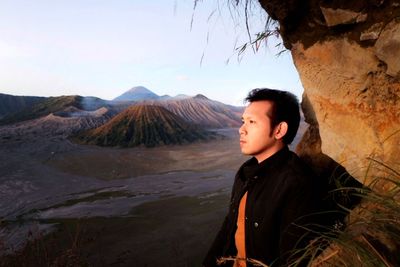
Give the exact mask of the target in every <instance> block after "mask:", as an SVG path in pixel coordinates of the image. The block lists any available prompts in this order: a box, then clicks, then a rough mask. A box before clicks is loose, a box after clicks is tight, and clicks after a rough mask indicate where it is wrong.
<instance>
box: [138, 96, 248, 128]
mask: <svg viewBox="0 0 400 267" xmlns="http://www.w3.org/2000/svg"><path fill="white" fill-rule="evenodd" d="M145 103H148V104H152V105H160V106H162V107H164V108H166V109H167V110H169V111H171V112H172V113H174V114H176V115H178V116H179V117H182V118H183V119H184V120H186V121H187V122H190V123H195V124H198V125H201V126H202V127H206V128H227V127H239V126H240V124H241V120H240V117H241V114H242V112H243V109H242V108H241V107H234V106H229V105H226V104H223V103H220V102H218V101H214V100H211V99H208V98H207V97H205V96H203V95H197V96H194V97H185V98H177V99H174V98H173V99H167V100H164V101H146V102H145Z"/></svg>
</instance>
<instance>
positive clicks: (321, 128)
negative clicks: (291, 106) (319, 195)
mask: <svg viewBox="0 0 400 267" xmlns="http://www.w3.org/2000/svg"><path fill="white" fill-rule="evenodd" d="M259 2H260V4H261V6H262V7H263V8H264V9H265V10H266V11H267V13H268V14H269V16H270V17H271V18H272V19H273V20H275V21H278V22H279V33H280V34H281V37H282V39H283V41H284V45H285V47H286V48H287V49H289V50H290V51H291V53H292V57H293V61H294V63H295V65H296V68H297V70H298V72H299V74H300V79H301V81H302V84H303V87H304V95H303V103H302V108H303V111H304V114H305V119H306V122H308V123H309V124H310V126H309V129H308V130H307V131H306V133H305V134H304V136H303V139H302V141H301V143H300V144H299V145H298V147H297V152H298V153H299V154H300V155H301V156H302V157H303V158H305V159H306V160H308V161H309V162H310V163H311V164H312V165H313V167H314V170H315V171H316V172H317V173H318V174H319V175H321V176H329V175H331V174H332V173H333V172H334V171H336V170H338V169H341V171H342V172H343V173H345V174H346V175H347V173H346V172H345V171H344V168H345V170H347V172H348V173H350V175H351V176H353V177H354V178H356V179H357V180H358V181H359V182H361V183H363V184H365V185H368V186H370V187H371V188H372V189H373V192H372V193H370V194H369V195H368V197H366V199H367V200H368V199H369V200H370V201H364V202H363V204H362V205H360V206H359V207H358V208H357V209H356V210H355V211H353V212H352V213H351V216H350V218H349V222H350V223H349V226H348V227H347V228H346V230H345V231H344V232H343V234H341V237H344V238H342V239H341V241H339V242H334V243H333V245H332V243H331V245H330V247H329V248H328V249H327V250H325V252H324V253H323V254H322V255H321V256H320V257H319V258H318V259H317V260H315V261H314V262H313V264H312V266H397V265H396V264H398V263H399V262H400V256H399V255H398V250H399V249H400V242H399V240H400V235H399V233H400V230H399V229H400V221H399V220H398V216H399V215H398V210H400V208H399V206H400V204H399V202H400V201H399V197H398V193H399V192H398V191H399V188H397V189H396V190H397V191H394V190H393V189H392V188H393V185H394V183H391V182H387V181H388V180H386V182H380V183H377V184H376V183H374V180H375V179H376V178H377V177H379V178H382V177H383V178H384V179H393V180H395V182H397V183H398V184H397V185H400V183H399V182H400V167H399V166H400V151H399V147H400V1H399V0H353V1H345V0H330V1H328V0H308V1H304V0H259ZM343 167H344V168H343ZM339 175H340V174H339ZM381 181H383V180H381ZM397 187H398V186H397ZM389 189H391V190H389ZM396 194H397V196H396ZM395 216H397V218H395ZM346 238H347V239H346ZM344 240H345V241H346V240H347V241H350V242H351V245H349V246H346V245H343V244H346V243H345V242H344V243H343V241H344ZM341 242H342V243H341ZM357 247H358V248H362V250H363V251H364V252H362V253H364V254H360V253H359V251H360V250H358V251H357Z"/></svg>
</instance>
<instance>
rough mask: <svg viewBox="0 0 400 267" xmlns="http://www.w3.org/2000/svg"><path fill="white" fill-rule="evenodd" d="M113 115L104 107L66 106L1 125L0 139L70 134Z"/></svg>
mask: <svg viewBox="0 0 400 267" xmlns="http://www.w3.org/2000/svg"><path fill="white" fill-rule="evenodd" d="M113 115H114V112H113V111H112V110H109V109H107V108H105V107H102V108H99V109H97V110H94V111H85V110H80V109H77V108H75V107H71V106H70V107H67V108H66V109H64V110H63V111H59V112H56V113H50V114H48V115H46V116H42V117H40V118H37V119H32V120H29V121H23V122H20V123H15V124H13V125H12V126H11V127H2V128H1V131H0V139H1V138H3V139H6V140H12V139H16V140H18V139H21V136H23V137H24V138H47V137H49V138H50V137H54V136H64V137H67V136H70V135H71V134H75V133H77V132H81V131H83V130H87V129H92V128H96V127H99V126H101V125H103V124H104V123H106V122H107V121H109V120H110V118H111V117H112V116H113Z"/></svg>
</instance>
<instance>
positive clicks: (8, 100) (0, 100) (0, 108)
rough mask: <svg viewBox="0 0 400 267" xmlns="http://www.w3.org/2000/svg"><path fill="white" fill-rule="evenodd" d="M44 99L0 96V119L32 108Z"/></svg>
mask: <svg viewBox="0 0 400 267" xmlns="http://www.w3.org/2000/svg"><path fill="white" fill-rule="evenodd" d="M45 99H46V98H45V97H38V96H14V95H7V94H0V119H1V118H3V117H5V116H7V115H9V114H12V113H15V112H18V111H21V110H23V109H26V108H29V107H32V106H33V105H35V104H37V103H39V102H42V101H44V100H45Z"/></svg>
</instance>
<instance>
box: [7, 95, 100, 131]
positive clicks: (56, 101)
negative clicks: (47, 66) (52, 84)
mask: <svg viewBox="0 0 400 267" xmlns="http://www.w3.org/2000/svg"><path fill="white" fill-rule="evenodd" d="M104 105H105V101H103V100H101V99H99V98H95V97H82V96H77V95H73V96H58V97H48V98H44V100H42V101H40V102H38V103H36V104H34V105H31V106H27V107H25V108H24V109H22V110H20V111H18V112H15V113H12V114H9V115H7V116H5V117H4V118H3V119H2V120H0V125H5V124H11V123H16V122H21V121H27V120H31V119H36V118H40V117H43V116H47V115H49V114H51V113H56V112H59V111H62V110H64V109H66V108H68V107H75V108H77V109H81V110H96V109H98V108H100V107H102V106H104Z"/></svg>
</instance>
